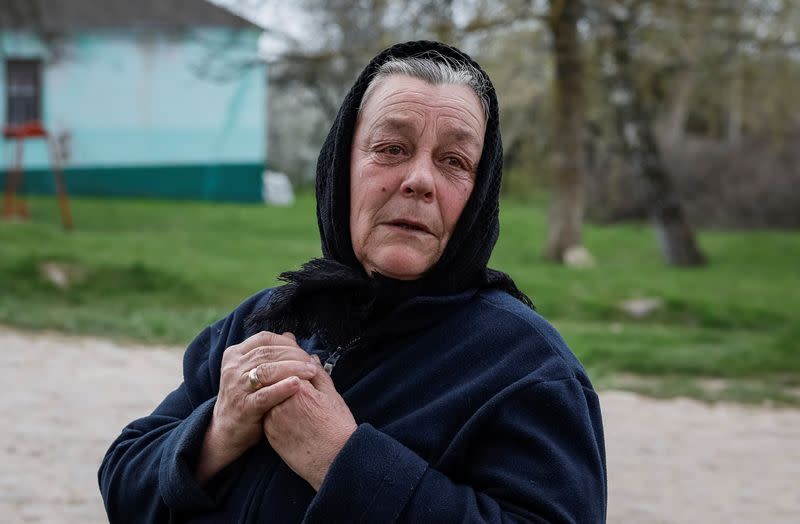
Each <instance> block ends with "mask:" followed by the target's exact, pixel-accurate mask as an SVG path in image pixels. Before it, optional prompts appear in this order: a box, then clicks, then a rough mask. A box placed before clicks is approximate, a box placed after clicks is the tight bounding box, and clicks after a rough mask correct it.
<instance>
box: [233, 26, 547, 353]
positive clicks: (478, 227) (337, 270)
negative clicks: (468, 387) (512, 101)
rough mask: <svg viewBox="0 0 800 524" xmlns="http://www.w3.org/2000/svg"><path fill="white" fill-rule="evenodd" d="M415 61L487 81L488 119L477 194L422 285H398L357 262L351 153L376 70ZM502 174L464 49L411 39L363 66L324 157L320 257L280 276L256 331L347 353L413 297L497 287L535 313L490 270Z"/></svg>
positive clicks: (495, 139) (492, 106) (499, 150)
mask: <svg viewBox="0 0 800 524" xmlns="http://www.w3.org/2000/svg"><path fill="white" fill-rule="evenodd" d="M411 57H414V58H428V59H432V60H434V61H443V60H447V61H449V62H450V63H453V62H455V63H460V64H468V65H471V66H472V67H474V68H475V69H477V71H479V72H480V74H481V75H482V76H483V78H484V80H485V81H486V85H487V95H488V101H489V113H488V119H487V122H486V135H485V136H484V142H483V152H482V154H481V160H480V163H479V164H478V169H477V173H476V177H475V184H474V187H473V189H472V194H471V195H470V197H469V199H468V201H467V203H466V205H465V207H464V210H463V211H462V213H461V216H460V217H459V219H458V223H457V224H456V227H455V230H454V231H453V234H452V236H451V237H450V240H449V241H448V243H447V246H446V248H445V250H444V252H443V253H442V256H441V258H440V259H439V260H438V261H437V262H436V264H434V266H433V267H432V268H431V269H430V270H429V271H428V272H427V273H426V274H425V275H424V276H423V277H422V278H420V279H418V280H414V281H400V280H395V279H391V278H388V277H384V276H382V275H378V274H372V275H367V274H366V272H365V271H364V268H363V267H362V266H361V264H360V263H359V262H358V260H357V259H356V256H355V253H354V251H353V247H352V241H351V238H350V151H351V147H352V141H353V133H354V131H355V127H356V119H357V116H358V108H359V106H360V104H361V100H362V98H363V97H364V92H365V90H366V89H367V86H368V85H369V83H370V81H371V80H372V78H373V77H374V75H375V73H376V72H377V71H378V68H380V66H381V65H382V64H383V63H385V62H386V61H388V60H390V59H398V58H411ZM502 170H503V145H502V142H501V139H500V122H499V111H498V107H497V96H496V94H495V91H494V86H493V85H492V83H491V81H490V80H489V77H488V76H487V75H486V73H485V72H484V71H483V70H482V69H481V68H480V66H479V65H478V64H477V63H475V62H474V61H473V60H472V59H471V58H470V57H469V56H467V55H466V54H465V53H463V52H461V51H460V50H458V49H456V48H454V47H451V46H448V45H445V44H441V43H438V42H429V41H417V42H406V43H403V44H397V45H394V46H392V47H390V48H388V49H386V50H384V51H382V52H381V53H380V54H378V55H377V56H376V57H375V58H373V59H372V60H371V61H370V63H369V64H368V65H367V67H365V68H364V70H363V71H362V72H361V74H360V75H359V77H358V79H357V80H356V82H355V84H354V85H353V87H352V88H351V89H350V92H349V93H348V94H347V96H346V97H345V99H344V102H342V106H341V107H340V108H339V113H338V114H337V115H336V120H335V121H334V122H333V126H332V127H331V130H330V132H329V133H328V137H327V138H326V139H325V142H324V144H323V145H322V150H321V151H320V154H319V159H318V161H317V180H316V190H317V191H316V192H317V222H318V224H319V232H320V237H321V239H322V254H323V257H322V258H317V259H313V260H310V261H309V262H307V263H305V264H304V265H303V267H302V268H301V269H300V270H299V271H289V272H286V273H283V274H281V276H280V278H281V280H283V281H285V282H286V284H285V285H283V286H281V287H280V288H278V289H277V290H275V292H274V293H273V294H272V297H271V299H270V301H269V303H268V304H267V306H266V307H264V308H263V309H261V310H259V311H257V312H256V313H254V314H253V315H252V316H251V317H250V319H249V321H250V322H249V323H250V326H251V327H258V328H262V329H270V330H272V331H277V332H283V331H292V332H293V333H294V334H295V335H297V336H298V337H308V336H311V335H312V334H317V335H318V336H320V337H322V339H323V340H325V341H326V342H327V343H329V344H331V345H334V346H344V345H346V344H348V343H349V342H350V341H351V340H353V339H355V338H356V337H358V336H359V335H360V334H361V332H362V331H363V329H364V328H365V327H366V326H367V325H368V324H369V323H370V322H374V321H375V320H377V319H378V318H380V317H382V316H384V315H386V314H387V313H388V312H389V311H391V309H393V308H394V307H395V306H397V305H398V304H400V303H401V302H403V301H405V300H407V299H409V298H411V297H414V296H423V295H444V294H451V293H457V292H460V291H464V290H466V289H469V288H498V289H502V290H505V291H507V292H508V293H510V294H511V295H513V296H514V297H516V298H517V299H519V300H521V301H522V302H524V303H525V304H527V305H528V306H531V307H533V306H532V303H531V301H530V299H529V298H528V297H527V296H526V295H525V294H524V293H522V292H521V291H520V290H519V289H518V288H517V286H516V285H515V284H514V281H513V280H512V279H511V277H509V276H508V275H506V274H505V273H502V272H499V271H495V270H492V269H488V268H487V267H486V264H487V263H488V261H489V257H490V256H491V254H492V249H493V248H494V245H495V242H497V237H498V234H499V218H498V212H499V197H500V178H501V175H502Z"/></svg>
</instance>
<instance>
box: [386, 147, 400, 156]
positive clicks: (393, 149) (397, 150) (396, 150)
mask: <svg viewBox="0 0 800 524" xmlns="http://www.w3.org/2000/svg"><path fill="white" fill-rule="evenodd" d="M383 152H384V153H386V154H389V155H393V156H394V155H401V154H402V153H403V148H402V147H400V146H387V147H385V148H383Z"/></svg>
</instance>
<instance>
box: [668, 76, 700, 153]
mask: <svg viewBox="0 0 800 524" xmlns="http://www.w3.org/2000/svg"><path fill="white" fill-rule="evenodd" d="M696 80H697V73H696V72H695V71H694V70H691V69H687V70H686V71H683V72H682V73H681V74H680V76H679V80H678V85H677V87H676V88H675V96H673V97H672V100H671V102H672V103H671V106H670V108H669V117H668V118H667V136H666V139H667V142H668V143H669V144H670V145H677V144H681V143H682V142H683V139H684V136H685V135H686V120H687V119H688V117H689V102H690V101H691V97H692V92H693V91H694V86H695V84H696Z"/></svg>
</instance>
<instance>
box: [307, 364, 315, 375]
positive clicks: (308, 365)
mask: <svg viewBox="0 0 800 524" xmlns="http://www.w3.org/2000/svg"><path fill="white" fill-rule="evenodd" d="M306 369H307V370H308V371H309V372H310V373H316V372H317V366H315V365H314V364H312V363H311V362H306Z"/></svg>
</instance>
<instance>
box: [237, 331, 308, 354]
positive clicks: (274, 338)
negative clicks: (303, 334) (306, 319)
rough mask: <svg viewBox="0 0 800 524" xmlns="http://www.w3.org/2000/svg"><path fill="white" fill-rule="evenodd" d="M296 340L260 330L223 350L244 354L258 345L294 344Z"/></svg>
mask: <svg viewBox="0 0 800 524" xmlns="http://www.w3.org/2000/svg"><path fill="white" fill-rule="evenodd" d="M296 345H297V342H296V341H295V340H294V335H292V337H288V336H284V335H279V334H277V333H273V332H272V331H260V332H258V333H256V334H255V335H252V336H250V337H248V338H247V339H245V340H244V341H243V342H240V343H239V344H236V345H233V346H231V347H229V348H228V349H226V350H225V351H226V352H228V351H230V352H232V353H234V354H236V355H246V354H247V353H249V352H250V351H252V350H253V349H255V348H257V347H260V346H296Z"/></svg>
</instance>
